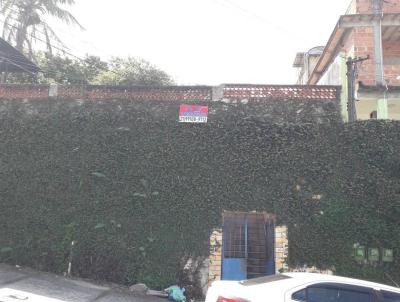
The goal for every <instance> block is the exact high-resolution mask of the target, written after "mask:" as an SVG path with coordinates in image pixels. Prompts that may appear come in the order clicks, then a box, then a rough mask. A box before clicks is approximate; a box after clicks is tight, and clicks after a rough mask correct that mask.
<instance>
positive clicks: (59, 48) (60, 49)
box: [0, 19, 84, 61]
mask: <svg viewBox="0 0 400 302" xmlns="http://www.w3.org/2000/svg"><path fill="white" fill-rule="evenodd" d="M0 21H1V22H4V23H5V22H6V21H5V20H3V19H0ZM8 26H11V27H13V28H16V29H18V27H17V26H15V25H13V24H9V23H8ZM31 37H32V35H31ZM33 38H34V39H36V40H38V41H40V42H43V43H46V45H47V44H50V46H51V47H52V48H54V49H57V50H59V51H61V52H63V53H64V54H67V55H69V56H71V57H74V58H75V59H78V60H80V61H84V59H82V58H80V57H78V56H76V55H74V54H73V53H70V52H68V51H66V50H65V49H63V48H61V47H57V46H54V45H53V44H51V43H48V42H47V41H45V40H43V39H41V38H38V37H33Z"/></svg>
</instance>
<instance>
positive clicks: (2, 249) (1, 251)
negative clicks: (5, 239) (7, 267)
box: [0, 247, 14, 254]
mask: <svg viewBox="0 0 400 302" xmlns="http://www.w3.org/2000/svg"><path fill="white" fill-rule="evenodd" d="M13 250H14V249H13V248H12V247H3V248H1V249H0V253H1V254H5V253H11V252H12V251H13Z"/></svg>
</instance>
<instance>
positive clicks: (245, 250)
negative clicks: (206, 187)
mask: <svg viewBox="0 0 400 302" xmlns="http://www.w3.org/2000/svg"><path fill="white" fill-rule="evenodd" d="M222 242H223V244H222V280H244V279H251V278H256V277H261V276H266V275H272V274H274V273H275V216H274V215H271V214H268V213H255V212H254V213H253V212H252V213H241V212H240V213H239V212H224V215H223V233H222Z"/></svg>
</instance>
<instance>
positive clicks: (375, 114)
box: [369, 110, 378, 120]
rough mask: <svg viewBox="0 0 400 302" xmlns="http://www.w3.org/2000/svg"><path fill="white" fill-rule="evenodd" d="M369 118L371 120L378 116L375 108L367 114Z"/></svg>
mask: <svg viewBox="0 0 400 302" xmlns="http://www.w3.org/2000/svg"><path fill="white" fill-rule="evenodd" d="M369 118H370V119H371V120H372V119H377V118H378V112H377V111H376V110H375V111H372V112H371V114H370V115H369Z"/></svg>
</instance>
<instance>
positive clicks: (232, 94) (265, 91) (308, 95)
mask: <svg viewBox="0 0 400 302" xmlns="http://www.w3.org/2000/svg"><path fill="white" fill-rule="evenodd" d="M339 93H340V89H339V88H338V87H334V86H280V85H225V87H224V98H227V99H241V100H243V99H249V100H251V99H302V100H307V99H309V100H337V99H338V98H339V96H338V94H339Z"/></svg>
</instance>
